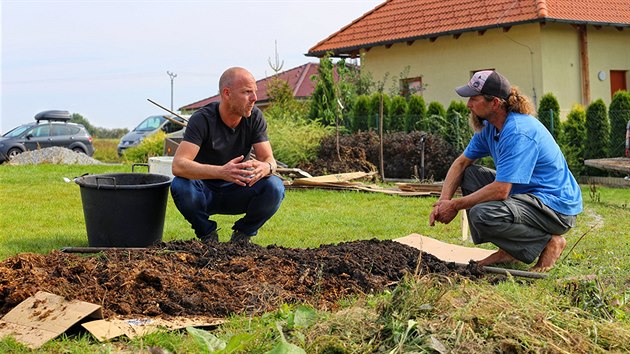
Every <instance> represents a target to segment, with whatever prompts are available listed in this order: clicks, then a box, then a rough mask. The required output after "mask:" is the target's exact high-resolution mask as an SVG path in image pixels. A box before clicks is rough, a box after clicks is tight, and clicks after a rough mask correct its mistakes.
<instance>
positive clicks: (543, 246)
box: [429, 70, 582, 272]
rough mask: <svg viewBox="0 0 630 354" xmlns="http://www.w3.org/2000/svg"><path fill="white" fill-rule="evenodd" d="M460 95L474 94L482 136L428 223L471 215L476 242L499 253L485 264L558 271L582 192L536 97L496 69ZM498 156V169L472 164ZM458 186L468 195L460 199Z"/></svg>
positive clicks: (471, 103)
mask: <svg viewBox="0 0 630 354" xmlns="http://www.w3.org/2000/svg"><path fill="white" fill-rule="evenodd" d="M456 92H457V93H458V94H459V95H460V96H462V97H469V99H468V104H467V106H468V108H469V109H470V110H471V112H472V114H471V124H472V125H473V127H474V128H475V134H474V136H473V138H472V139H471V141H470V142H469V144H468V146H467V147H466V149H465V151H464V153H463V154H462V155H461V156H459V157H458V158H457V159H456V160H455V161H454V162H453V164H452V165H451V167H450V169H449V171H448V173H447V175H446V179H445V181H444V186H443V188H442V193H441V195H440V198H439V200H438V201H437V202H436V203H435V204H434V205H433V210H432V212H431V214H430V216H429V224H430V225H431V226H433V225H434V224H435V222H436V221H437V222H441V223H449V222H451V221H452V220H453V219H454V218H455V216H456V215H457V213H458V212H459V210H466V212H467V213H468V220H469V226H470V232H471V236H472V239H473V242H474V243H475V244H480V243H484V242H491V243H493V244H494V245H496V246H497V247H498V248H499V249H498V251H496V252H495V253H493V254H491V255H490V256H488V257H487V258H485V259H482V260H480V261H479V262H478V264H479V265H481V266H487V265H491V264H495V263H510V262H516V261H521V262H524V263H532V262H534V261H535V260H536V259H538V262H537V263H536V264H535V265H534V267H533V268H532V270H534V271H541V272H542V271H547V270H549V269H551V268H552V267H553V266H554V264H555V263H556V261H557V260H558V258H559V257H560V255H561V254H562V251H563V250H564V248H565V247H566V243H567V241H566V239H565V238H564V237H563V236H562V235H563V234H565V233H566V232H567V231H569V230H570V229H571V228H572V227H574V226H575V223H576V218H577V214H579V213H580V212H582V192H581V190H580V186H579V185H578V183H577V182H576V180H575V178H574V177H573V175H572V174H571V171H570V170H569V168H568V166H567V163H566V160H565V158H564V156H563V155H562V152H561V151H560V148H559V147H558V144H556V142H555V140H554V139H553V137H552V136H551V134H550V133H549V132H548V131H547V129H546V128H545V127H544V126H543V125H542V124H541V123H540V122H539V121H538V120H537V119H536V118H535V117H533V116H532V114H533V113H534V108H533V106H532V104H531V103H530V101H529V99H528V98H527V97H526V96H524V95H522V94H521V93H520V92H519V90H518V89H517V88H516V87H512V86H511V85H510V83H509V81H508V80H507V79H506V78H505V77H504V76H503V75H501V74H499V73H498V72H496V71H491V70H487V71H480V72H477V73H475V74H474V75H473V77H472V78H471V79H470V81H469V82H468V84H467V85H464V86H461V87H458V88H457V89H456ZM486 156H491V157H492V159H493V161H494V164H495V166H496V171H495V170H491V169H489V168H484V167H481V166H478V165H474V164H473V163H474V162H475V161H476V160H477V159H480V158H483V157H486ZM458 187H461V190H462V194H463V197H462V198H455V199H453V195H454V194H455V191H456V190H457V188H458Z"/></svg>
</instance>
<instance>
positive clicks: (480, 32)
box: [477, 30, 486, 36]
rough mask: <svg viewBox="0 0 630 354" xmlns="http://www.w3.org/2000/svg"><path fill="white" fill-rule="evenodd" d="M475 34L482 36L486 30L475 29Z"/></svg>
mask: <svg viewBox="0 0 630 354" xmlns="http://www.w3.org/2000/svg"><path fill="white" fill-rule="evenodd" d="M477 34H478V35H480V36H483V35H484V34H486V30H481V31H477Z"/></svg>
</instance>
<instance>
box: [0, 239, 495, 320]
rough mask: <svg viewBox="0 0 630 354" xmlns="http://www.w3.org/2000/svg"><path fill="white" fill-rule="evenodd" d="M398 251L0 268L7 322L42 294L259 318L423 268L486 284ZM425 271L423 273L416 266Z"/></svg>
mask: <svg viewBox="0 0 630 354" xmlns="http://www.w3.org/2000/svg"><path fill="white" fill-rule="evenodd" d="M419 257H420V251H419V250H418V249H415V248H412V247H409V246H406V245H403V244H401V243H398V242H394V241H379V240H367V241H355V242H348V243H342V244H338V245H322V246H321V247H319V248H314V249H290V248H283V247H278V246H268V247H261V246H258V245H255V244H248V245H234V244H231V243H220V244H213V245H211V246H206V245H204V244H202V243H200V242H198V241H195V240H188V241H174V242H168V243H161V244H159V245H158V246H157V247H155V248H151V249H147V250H141V251H136V250H134V251H123V250H112V251H106V252H103V253H100V254H97V255H90V256H84V255H77V254H70V253H63V252H61V251H52V252H51V253H49V254H47V255H39V254H32V253H23V254H19V255H17V256H15V257H12V258H9V259H6V260H4V261H2V262H0V315H4V314H6V313H7V312H8V311H10V310H11V309H12V308H13V307H14V306H16V305H17V304H18V303H20V302H22V301H23V300H25V299H26V298H28V297H29V296H31V295H33V294H35V293H36V292H37V291H39V290H43V291H47V292H50V293H54V294H57V295H61V296H64V297H66V298H67V299H79V300H82V301H87V302H91V303H95V304H99V305H101V306H103V311H104V315H105V317H106V318H107V317H131V316H137V315H144V316H160V317H169V316H199V315H201V316H211V317H225V316H228V315H230V314H251V315H257V314H261V313H263V312H267V311H270V310H274V309H275V308H277V307H278V306H279V305H281V304H283V303H306V304H310V305H312V306H314V307H316V308H318V309H325V310H334V309H335V307H336V306H337V305H336V304H337V302H338V300H340V299H341V298H343V297H345V296H350V295H360V294H366V293H371V292H380V291H382V290H384V289H386V288H388V287H391V286H393V285H395V283H396V282H397V281H399V280H400V279H401V278H402V277H403V276H404V275H405V274H407V273H414V272H415V271H416V270H417V268H418V269H419V270H420V271H421V272H422V273H423V274H426V273H441V274H451V273H457V274H460V275H464V276H470V277H480V276H483V271H482V270H481V269H479V268H478V267H477V266H476V265H474V264H470V265H468V266H467V267H462V266H456V265H455V264H454V263H445V262H442V261H441V260H439V259H437V258H435V257H434V256H432V255H430V254H428V253H422V256H421V258H419ZM418 261H420V266H418Z"/></svg>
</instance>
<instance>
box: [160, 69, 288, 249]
mask: <svg viewBox="0 0 630 354" xmlns="http://www.w3.org/2000/svg"><path fill="white" fill-rule="evenodd" d="M256 90H257V86H256V80H255V79H254V77H253V76H252V74H251V73H250V72H248V71H247V70H245V69H243V68H238V67H234V68H230V69H228V70H226V71H225V72H224V73H223V75H221V78H220V79H219V93H220V95H221V101H220V102H213V103H210V104H208V105H206V106H204V107H202V108H201V109H199V110H198V111H196V112H195V113H194V114H193V115H192V116H191V117H190V120H189V121H188V125H187V127H186V131H185V132H184V140H183V141H182V142H181V144H180V145H179V147H178V148H177V151H176V153H175V157H174V158H173V167H172V170H173V175H175V177H174V178H173V181H172V183H171V195H172V196H173V200H174V202H175V205H176V206H177V208H178V209H179V211H180V212H181V213H182V215H183V216H184V217H185V218H186V220H188V222H190V224H191V227H192V228H193V230H195V234H196V236H197V237H198V238H199V239H200V240H201V241H203V242H204V243H209V242H218V241H219V235H218V233H217V223H216V222H215V221H213V220H209V217H210V216H211V215H215V214H228V215H236V214H245V215H244V216H243V217H242V218H241V219H239V220H237V221H236V222H235V223H234V226H233V227H232V230H233V232H232V236H231V238H230V241H231V242H235V243H248V242H250V238H251V237H252V236H255V235H256V234H257V233H258V229H259V228H260V227H261V226H262V225H263V224H264V223H265V222H266V221H267V220H269V219H270V218H271V217H272V216H273V215H274V214H275V212H276V211H277V210H278V208H279V207H280V203H282V200H283V199H284V185H283V184H282V180H281V179H280V178H279V177H277V176H274V175H273V173H274V171H275V169H276V166H277V165H276V160H275V159H274V157H273V151H272V149H271V144H270V143H269V138H268V137H267V123H266V121H265V119H264V118H263V114H262V112H261V111H260V109H258V108H257V107H255V106H254V103H255V102H256V99H257V97H256ZM252 148H253V150H254V154H255V158H252V157H251V156H250V152H251V150H252Z"/></svg>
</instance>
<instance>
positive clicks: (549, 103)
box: [538, 93, 561, 140]
mask: <svg viewBox="0 0 630 354" xmlns="http://www.w3.org/2000/svg"><path fill="white" fill-rule="evenodd" d="M538 120H540V122H541V123H542V124H543V125H544V126H545V127H546V128H547V130H548V131H549V132H550V133H551V135H553V137H554V139H556V140H559V138H560V132H561V129H560V126H561V124H560V104H559V103H558V100H557V99H556V97H555V96H554V95H553V94H552V93H547V94H545V95H544V96H543V97H542V98H541V99H540V106H539V107H538Z"/></svg>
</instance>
